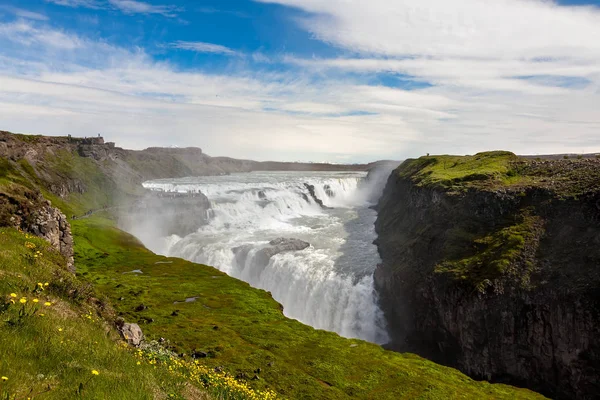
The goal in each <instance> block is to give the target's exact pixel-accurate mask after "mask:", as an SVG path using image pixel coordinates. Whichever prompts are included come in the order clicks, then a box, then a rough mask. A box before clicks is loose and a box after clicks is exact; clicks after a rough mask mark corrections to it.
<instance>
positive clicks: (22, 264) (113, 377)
mask: <svg viewBox="0 0 600 400" xmlns="http://www.w3.org/2000/svg"><path fill="white" fill-rule="evenodd" d="M26 242H29V243H33V244H35V245H36V248H35V250H32V249H29V248H27V247H25V243H26ZM48 247H49V246H48V244H47V243H46V242H45V241H43V240H41V239H37V238H28V237H26V236H25V235H24V234H22V233H20V232H17V231H16V230H14V229H0V343H1V344H0V375H2V376H4V377H6V378H8V380H6V381H3V382H0V398H2V399H3V400H4V399H11V400H12V399H13V398H22V399H25V398H28V397H34V398H37V396H36V395H38V396H39V398H44V399H61V400H62V399H69V398H76V397H77V395H76V393H77V390H78V388H79V385H80V383H81V384H83V395H84V396H83V397H84V398H87V399H105V398H107V394H108V393H110V397H111V398H114V399H125V398H127V399H152V398H154V395H161V394H162V395H164V396H165V397H166V395H168V394H174V393H179V392H180V391H181V389H182V386H181V385H182V381H181V380H179V379H176V378H173V377H172V376H171V375H170V374H169V373H168V371H166V370H165V369H164V368H158V369H155V368H154V367H153V366H152V365H149V364H147V363H141V364H140V365H138V364H137V362H138V359H137V358H136V357H134V355H133V354H132V352H131V351H129V350H127V349H125V348H123V347H122V346H118V344H117V342H118V337H117V336H116V335H115V334H114V332H112V331H111V330H110V329H108V330H107V329H106V328H107V327H106V326H105V325H104V323H103V322H102V320H101V318H100V317H98V315H97V314H96V313H95V310H94V309H93V308H92V307H90V306H89V305H86V304H84V303H82V304H77V302H76V301H74V299H73V298H69V296H67V295H66V292H67V291H70V290H72V289H75V288H79V289H80V290H83V288H84V287H83V286H81V284H80V283H78V282H77V281H76V280H75V279H74V278H72V277H71V276H70V274H69V273H68V272H66V271H65V270H64V259H62V257H61V256H60V255H59V254H57V253H56V252H55V251H53V250H51V249H49V248H48ZM36 251H40V252H41V253H40V254H39V255H38V257H35V258H34V257H33V255H34V253H35V252H36ZM38 282H39V283H46V282H48V283H49V285H48V286H46V288H45V290H43V291H42V290H41V289H39V288H37V283H38ZM10 293H14V294H16V295H17V297H16V298H15V299H14V300H15V301H16V304H12V303H11V302H10V300H11V299H12V298H11V297H10ZM23 297H25V298H27V303H25V304H24V305H22V304H21V303H20V302H19V300H20V299H21V298H23ZM34 299H38V300H39V302H38V303H34V302H33V300H34ZM46 301H49V302H51V303H52V305H51V306H44V303H45V302H46ZM22 310H25V311H26V312H27V315H21V316H19V313H20V312H22ZM92 370H97V371H98V372H99V375H97V376H95V375H93V374H92ZM48 388H50V390H49V391H48V392H46V390H48Z"/></svg>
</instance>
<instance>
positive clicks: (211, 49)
mask: <svg viewBox="0 0 600 400" xmlns="http://www.w3.org/2000/svg"><path fill="white" fill-rule="evenodd" d="M171 47H173V48H175V49H180V50H190V51H195V52H198V53H214V54H225V55H227V56H240V55H241V53H238V52H237V51H235V50H232V49H230V48H229V47H225V46H221V45H218V44H213V43H205V42H185V41H177V42H175V43H172V44H171Z"/></svg>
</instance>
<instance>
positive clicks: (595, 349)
mask: <svg viewBox="0 0 600 400" xmlns="http://www.w3.org/2000/svg"><path fill="white" fill-rule="evenodd" d="M426 161H427V160H426ZM423 165H425V163H423ZM598 167H600V164H597V163H596V161H589V162H587V161H586V162H585V163H584V162H582V163H581V165H575V166H573V165H570V164H569V165H567V164H565V165H564V166H558V167H556V168H555V166H548V165H545V166H536V165H533V166H532V165H525V166H520V167H519V168H521V169H520V172H519V173H523V174H525V175H524V176H525V177H526V178H527V179H523V181H524V182H529V183H528V184H526V185H521V186H511V187H508V186H502V185H492V184H490V183H488V181H482V182H481V184H480V185H478V186H477V185H475V186H468V185H465V186H462V187H458V188H457V187H454V188H453V190H448V189H447V188H444V187H442V186H440V185H433V184H430V185H428V184H422V181H419V180H416V179H413V178H414V175H413V172H414V171H415V170H418V168H419V167H418V165H416V164H415V163H414V162H407V163H405V164H403V166H401V167H400V168H399V169H398V170H396V171H395V172H394V173H393V174H392V175H391V176H390V178H389V180H388V182H387V186H386V188H385V191H384V193H383V196H382V198H381V200H380V202H379V215H378V218H377V222H376V230H377V233H378V235H379V237H378V239H377V241H376V244H377V245H378V248H379V252H380V255H381V258H382V260H383V262H382V264H381V265H379V266H378V268H377V270H376V272H375V285H376V289H377V291H378V292H379V296H380V301H381V306H382V309H383V310H384V312H385V314H386V316H387V319H388V326H389V328H390V335H391V337H392V342H391V343H390V344H389V347H391V348H393V349H395V350H399V351H410V352H415V353H418V354H420V355H422V356H425V357H427V358H430V359H432V360H434V361H437V362H440V363H443V364H446V365H449V366H453V367H456V368H458V369H460V370H462V371H463V372H465V373H467V374H469V375H471V376H473V377H475V378H478V379H488V380H493V381H498V382H507V383H511V384H516V385H520V386H525V387H528V388H531V389H533V390H536V391H539V392H541V393H543V394H546V395H549V396H551V397H553V398H557V399H570V398H576V399H593V398H597V397H596V396H597V395H598V393H600V381H599V380H598V376H600V340H599V339H598V338H600V296H599V295H598V293H600V273H599V272H598V267H599V266H600V209H599V208H598V207H597V204H599V200H600V190H599V188H598V187H597V184H598V182H597V181H596V180H595V179H593V176H594V175H592V177H591V178H590V176H589V174H590V173H595V174H597V173H598V171H600V169H599V168H598ZM444 168H445V167H444ZM548 168H550V169H548ZM572 168H575V169H572ZM577 168H580V171H579V172H577V171H576V169H577ZM510 171H512V170H510ZM510 171H509V172H510ZM582 171H587V172H585V174H581V172H582ZM510 173H511V174H512V173H514V172H510ZM423 176H425V178H423V179H429V177H430V176H431V175H428V174H423ZM509 176H510V175H509ZM530 178H531V179H530ZM531 182H535V183H531ZM594 182H595V183H594Z"/></svg>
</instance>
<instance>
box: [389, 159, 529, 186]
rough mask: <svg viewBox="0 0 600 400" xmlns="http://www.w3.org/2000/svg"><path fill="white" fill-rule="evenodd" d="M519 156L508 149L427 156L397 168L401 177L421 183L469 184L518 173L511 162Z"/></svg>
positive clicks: (436, 184) (479, 183) (497, 179)
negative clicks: (470, 154) (470, 153)
mask: <svg viewBox="0 0 600 400" xmlns="http://www.w3.org/2000/svg"><path fill="white" fill-rule="evenodd" d="M517 160H518V157H517V156H515V155H514V154H513V153H510V152H507V151H492V152H486V153H477V154H475V155H474V156H464V157H463V156H449V155H440V156H427V157H421V158H419V159H416V160H407V161H405V162H404V163H403V164H402V165H401V166H400V167H399V168H398V169H397V173H398V174H399V176H400V177H403V178H409V179H411V180H413V181H414V182H415V183H417V184H418V185H419V186H436V187H442V188H445V189H452V188H454V189H456V188H458V187H467V186H469V185H485V184H492V183H496V182H505V181H508V180H510V179H511V178H515V177H516V176H518V172H517V171H516V170H515V169H513V167H512V164H511V163H513V162H514V161H517Z"/></svg>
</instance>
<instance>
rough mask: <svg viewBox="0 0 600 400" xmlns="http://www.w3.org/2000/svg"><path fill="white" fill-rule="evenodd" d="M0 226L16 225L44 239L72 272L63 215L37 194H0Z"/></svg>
mask: <svg viewBox="0 0 600 400" xmlns="http://www.w3.org/2000/svg"><path fill="white" fill-rule="evenodd" d="M0 226H12V227H15V228H19V229H21V230H22V231H24V232H29V233H32V234H34V235H36V236H39V237H41V238H43V239H45V240H46V241H48V242H49V243H50V244H51V245H52V247H54V248H55V249H56V250H58V251H59V252H60V254H62V255H63V256H64V257H65V260H66V262H67V268H68V269H69V270H70V271H71V272H75V267H74V260H73V236H72V235H71V226H70V225H69V222H68V220H67V217H66V216H65V215H64V214H63V213H62V212H61V211H60V210H59V209H58V208H55V207H52V204H51V203H50V202H49V201H47V200H45V199H44V198H43V197H42V196H41V195H40V194H39V193H35V192H33V191H29V190H20V191H18V192H17V193H11V194H9V193H0Z"/></svg>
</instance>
